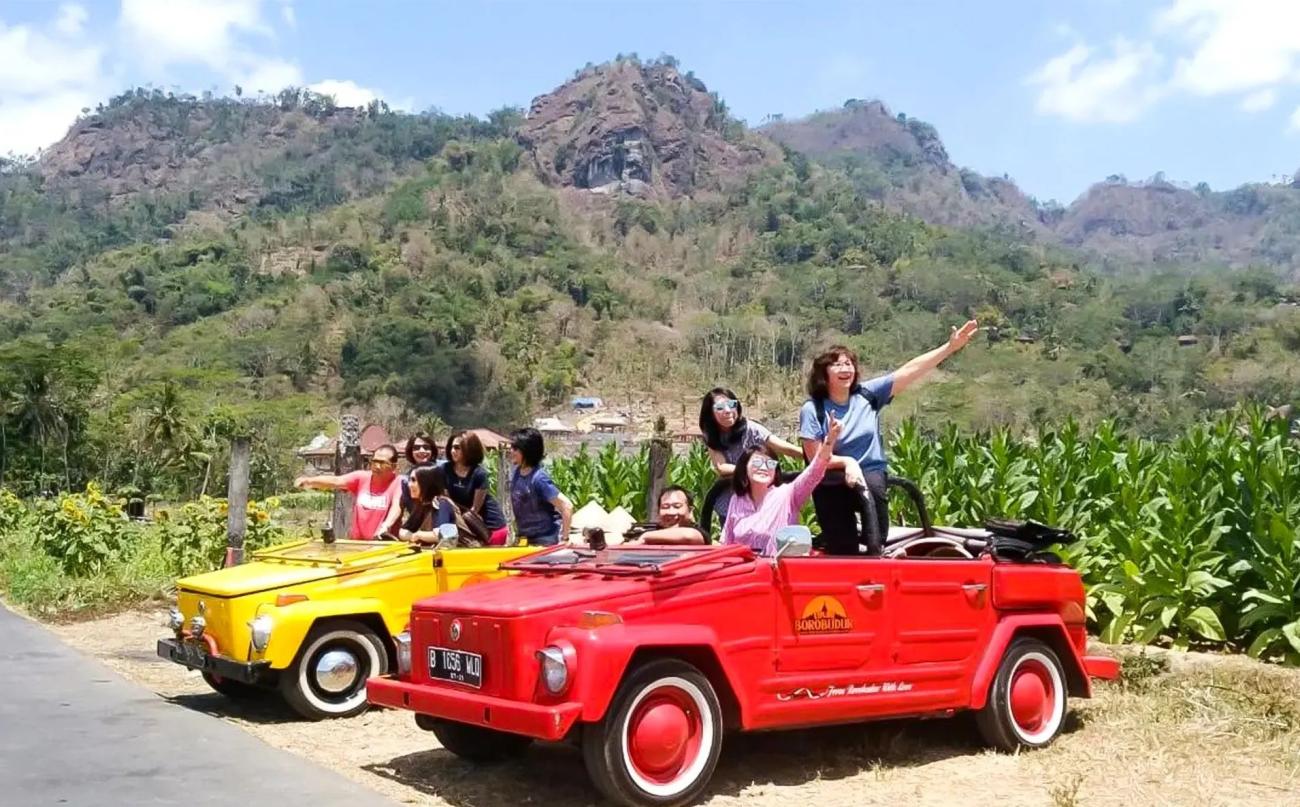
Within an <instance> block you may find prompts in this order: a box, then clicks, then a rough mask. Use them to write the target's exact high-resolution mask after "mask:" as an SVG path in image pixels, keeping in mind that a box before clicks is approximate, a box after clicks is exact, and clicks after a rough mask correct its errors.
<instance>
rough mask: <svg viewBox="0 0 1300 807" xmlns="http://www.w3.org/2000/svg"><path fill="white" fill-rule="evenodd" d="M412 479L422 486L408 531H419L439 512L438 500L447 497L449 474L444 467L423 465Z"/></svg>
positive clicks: (409, 521)
mask: <svg viewBox="0 0 1300 807" xmlns="http://www.w3.org/2000/svg"><path fill="white" fill-rule="evenodd" d="M411 478H412V479H414V480H415V483H416V484H417V485H419V486H420V496H419V498H417V499H415V501H414V502H413V503H412V505H411V516H410V518H409V519H407V523H408V524H413V525H415V526H414V527H408V529H412V530H419V529H420V525H422V524H423V523H424V520H425V519H426V518H427V517H428V516H429V514H430V513H436V512H437V511H438V503H437V500H438V499H440V498H442V497H443V496H446V495H447V473H446V472H445V471H444V470H443V469H442V466H433V465H421V466H420V467H419V468H416V469H415V470H414V471H412V472H411Z"/></svg>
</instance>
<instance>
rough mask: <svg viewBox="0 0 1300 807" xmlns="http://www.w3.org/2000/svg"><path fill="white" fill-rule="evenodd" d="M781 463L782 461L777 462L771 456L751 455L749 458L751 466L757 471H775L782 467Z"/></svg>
mask: <svg viewBox="0 0 1300 807" xmlns="http://www.w3.org/2000/svg"><path fill="white" fill-rule="evenodd" d="M780 465H781V463H779V462H777V461H776V460H774V459H772V458H771V457H751V458H750V460H749V467H750V468H752V469H754V470H755V471H762V470H767V471H775V470H776V469H777V468H778V467H780Z"/></svg>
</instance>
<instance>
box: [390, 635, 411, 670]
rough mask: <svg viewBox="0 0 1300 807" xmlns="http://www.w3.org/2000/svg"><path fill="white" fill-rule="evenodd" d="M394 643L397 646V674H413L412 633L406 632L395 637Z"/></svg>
mask: <svg viewBox="0 0 1300 807" xmlns="http://www.w3.org/2000/svg"><path fill="white" fill-rule="evenodd" d="M393 643H394V644H396V645H397V674H398V675H402V676H405V675H410V674H411V632H410V631H409V630H404V631H402V632H401V633H399V634H397V635H396V636H394V637H393Z"/></svg>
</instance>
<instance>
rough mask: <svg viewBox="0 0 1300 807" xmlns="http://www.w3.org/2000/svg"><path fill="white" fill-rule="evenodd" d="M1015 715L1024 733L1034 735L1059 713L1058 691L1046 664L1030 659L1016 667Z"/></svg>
mask: <svg viewBox="0 0 1300 807" xmlns="http://www.w3.org/2000/svg"><path fill="white" fill-rule="evenodd" d="M1010 701H1011V716H1012V717H1013V718H1014V719H1015V721H1016V725H1017V726H1019V727H1020V730H1021V731H1023V732H1025V733H1027V734H1033V733H1034V732H1036V731H1039V730H1040V729H1042V728H1043V726H1044V725H1046V724H1047V722H1048V721H1050V720H1051V719H1052V715H1053V714H1054V713H1055V711H1056V689H1055V686H1054V684H1053V681H1052V674H1051V672H1050V671H1049V670H1048V669H1047V667H1045V666H1043V664H1042V662H1039V661H1037V660H1034V659H1029V660H1026V661H1024V662H1022V663H1021V664H1020V666H1019V667H1017V668H1016V671H1015V673H1014V675H1013V676H1012V678H1011V691H1010Z"/></svg>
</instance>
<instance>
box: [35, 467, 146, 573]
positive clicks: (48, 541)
mask: <svg viewBox="0 0 1300 807" xmlns="http://www.w3.org/2000/svg"><path fill="white" fill-rule="evenodd" d="M128 523H129V522H128V521H127V518H126V513H125V511H124V510H123V509H122V502H121V501H119V500H116V499H110V498H108V497H106V496H105V495H104V494H103V492H102V491H100V489H99V486H98V485H96V484H95V483H93V482H92V483H90V484H88V485H87V486H86V490H85V492H84V493H64V494H61V495H60V496H59V497H58V498H57V499H37V500H36V501H35V503H34V505H33V507H32V511H31V531H32V534H33V536H34V538H35V540H36V542H37V545H38V546H39V547H40V549H41V551H43V552H44V553H45V554H46V555H48V556H49V557H51V558H54V559H55V560H56V561H58V563H59V565H60V566H61V567H62V568H63V571H64V572H65V573H66V574H69V575H72V576H74V577H86V576H90V575H94V574H97V573H98V572H100V571H102V570H103V568H104V564H105V563H106V562H107V561H108V560H109V559H110V558H112V557H113V556H115V555H117V554H119V553H121V552H122V550H123V548H124V546H125V544H126V538H127V535H128V531H127V525H128Z"/></svg>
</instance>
